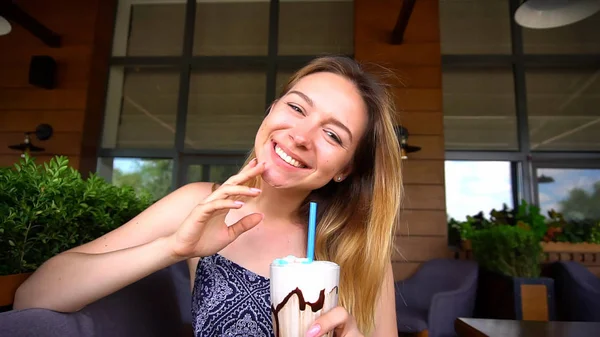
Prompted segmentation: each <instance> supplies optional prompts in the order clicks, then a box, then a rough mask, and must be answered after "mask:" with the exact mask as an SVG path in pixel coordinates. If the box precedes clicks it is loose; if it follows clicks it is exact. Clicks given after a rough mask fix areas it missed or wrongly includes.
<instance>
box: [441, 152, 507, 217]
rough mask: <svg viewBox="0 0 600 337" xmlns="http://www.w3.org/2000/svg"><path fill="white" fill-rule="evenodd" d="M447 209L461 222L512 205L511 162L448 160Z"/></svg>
mask: <svg viewBox="0 0 600 337" xmlns="http://www.w3.org/2000/svg"><path fill="white" fill-rule="evenodd" d="M444 166H445V176H446V211H447V213H448V218H453V219H455V220H458V221H464V220H466V218H467V216H469V215H475V214H477V213H479V212H480V211H483V213H484V215H485V216H486V217H488V216H489V212H490V211H491V210H492V209H502V207H503V205H506V206H507V207H509V208H513V207H514V205H513V200H514V197H513V194H514V192H513V184H512V178H511V164H510V163H509V162H492V161H489V162H486V161H446V162H445V165H444Z"/></svg>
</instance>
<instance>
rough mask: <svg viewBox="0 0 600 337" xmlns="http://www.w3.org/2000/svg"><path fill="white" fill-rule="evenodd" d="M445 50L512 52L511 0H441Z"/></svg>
mask: <svg viewBox="0 0 600 337" xmlns="http://www.w3.org/2000/svg"><path fill="white" fill-rule="evenodd" d="M440 33H441V44H442V54H446V55H450V54H510V53H511V43H510V42H511V41H510V18H509V9H508V0H486V1H470V0H440Z"/></svg>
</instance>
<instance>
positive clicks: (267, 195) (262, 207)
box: [246, 179, 309, 224]
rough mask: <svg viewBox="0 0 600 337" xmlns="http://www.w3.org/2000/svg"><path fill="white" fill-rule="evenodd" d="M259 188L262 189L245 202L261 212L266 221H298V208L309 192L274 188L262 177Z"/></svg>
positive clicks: (294, 222) (292, 222) (290, 222)
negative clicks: (257, 194) (254, 196)
mask: <svg viewBox="0 0 600 337" xmlns="http://www.w3.org/2000/svg"><path fill="white" fill-rule="evenodd" d="M259 188H260V189H261V190H262V192H261V194H260V195H259V196H258V197H256V198H253V199H250V200H248V201H247V202H246V203H247V204H248V206H251V207H252V208H255V209H256V211H257V212H261V213H263V214H264V216H265V220H266V222H268V223H289V224H296V223H297V222H298V221H299V219H298V209H299V208H300V206H301V205H302V202H303V201H304V199H306V197H307V196H308V194H309V192H299V191H297V190H290V189H280V188H275V187H273V186H271V185H269V184H267V183H265V182H264V181H263V180H262V179H261V180H260V187H259Z"/></svg>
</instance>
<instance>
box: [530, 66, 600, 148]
mask: <svg viewBox="0 0 600 337" xmlns="http://www.w3.org/2000/svg"><path fill="white" fill-rule="evenodd" d="M526 82H527V112H528V116H529V136H530V141H531V148H532V150H534V151H548V150H557V151H598V150H600V138H598V132H600V123H599V122H600V110H599V109H598V107H599V106H600V69H531V70H528V71H527V74H526Z"/></svg>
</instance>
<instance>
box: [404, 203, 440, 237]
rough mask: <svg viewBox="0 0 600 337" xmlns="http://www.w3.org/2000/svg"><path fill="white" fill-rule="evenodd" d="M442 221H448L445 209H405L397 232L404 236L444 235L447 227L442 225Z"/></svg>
mask: <svg viewBox="0 0 600 337" xmlns="http://www.w3.org/2000/svg"><path fill="white" fill-rule="evenodd" d="M440 222H446V212H445V211H443V210H416V209H413V210H404V211H403V212H402V214H401V215H400V221H399V224H398V228H397V232H396V233H397V235H404V236H444V235H446V228H445V227H442V226H440Z"/></svg>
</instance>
